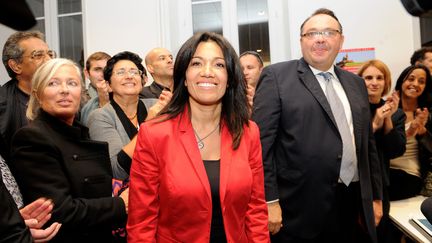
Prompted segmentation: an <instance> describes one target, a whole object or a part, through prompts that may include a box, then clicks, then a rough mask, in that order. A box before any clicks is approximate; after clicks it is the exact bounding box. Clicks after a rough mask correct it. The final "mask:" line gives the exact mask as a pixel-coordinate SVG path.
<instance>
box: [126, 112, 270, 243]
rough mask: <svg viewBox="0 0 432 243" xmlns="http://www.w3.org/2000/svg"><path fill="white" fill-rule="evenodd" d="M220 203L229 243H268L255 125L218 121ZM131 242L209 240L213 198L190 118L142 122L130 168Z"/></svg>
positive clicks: (262, 174) (185, 114)
mask: <svg viewBox="0 0 432 243" xmlns="http://www.w3.org/2000/svg"><path fill="white" fill-rule="evenodd" d="M220 156H221V157H220V182H219V183H220V191H219V195H220V204H221V208H222V215H223V221H224V225H225V233H226V236H227V239H228V242H236V243H243V242H244V243H246V242H269V233H268V229H267V221H268V219H267V206H266V203H265V200H264V185H263V184H264V173H263V168H262V157H261V146H260V142H259V132H258V127H257V126H256V124H255V123H254V122H250V123H249V126H244V133H243V135H242V139H241V143H240V145H239V147H238V148H237V149H236V150H233V149H232V137H231V135H230V133H229V131H228V128H227V127H226V126H225V125H223V124H221V155H220ZM130 178H131V186H130V194H129V196H130V200H129V218H128V228H127V230H128V242H129V243H134V242H160V243H161V242H167V243H168V242H209V237H210V227H211V217H212V197H211V190H210V184H209V180H208V177H207V173H206V170H205V167H204V163H203V161H202V159H201V155H200V151H199V149H198V146H197V143H196V139H195V134H194V131H193V128H192V124H191V122H190V118H189V115H188V114H187V113H183V114H182V115H179V116H177V117H176V118H173V119H170V120H167V121H164V122H157V121H155V120H153V121H150V122H146V123H144V124H143V125H142V126H141V128H140V131H139V133H138V141H137V145H136V149H135V153H134V156H133V162H132V168H131V173H130Z"/></svg>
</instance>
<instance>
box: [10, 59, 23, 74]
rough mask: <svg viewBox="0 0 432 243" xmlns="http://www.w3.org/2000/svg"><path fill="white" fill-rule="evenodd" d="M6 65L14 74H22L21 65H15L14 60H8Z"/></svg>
mask: <svg viewBox="0 0 432 243" xmlns="http://www.w3.org/2000/svg"><path fill="white" fill-rule="evenodd" d="M7 64H8V66H9V68H10V69H12V71H14V72H15V73H16V74H21V72H22V67H21V63H17V62H16V61H15V60H13V59H9V60H8V62H7Z"/></svg>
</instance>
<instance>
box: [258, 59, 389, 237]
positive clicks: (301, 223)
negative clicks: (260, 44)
mask: <svg viewBox="0 0 432 243" xmlns="http://www.w3.org/2000/svg"><path fill="white" fill-rule="evenodd" d="M335 73H336V75H337V76H338V79H339V80H340V81H341V83H342V86H343V88H344V90H345V93H346V95H347V97H348V100H349V103H350V106H351V112H352V117H353V126H354V136H355V145H356V153H357V159H358V171H359V178H360V188H361V198H362V204H363V211H364V214H365V218H366V223H367V229H368V231H369V233H370V234H371V236H372V237H373V238H374V239H375V238H376V233H375V226H374V215H373V208H372V200H373V199H381V197H382V187H381V175H380V167H379V166H380V165H379V162H378V158H377V155H376V148H375V143H374V139H373V135H372V130H371V125H370V112H369V101H368V96H367V90H366V87H365V84H364V81H363V80H362V79H361V78H360V77H358V76H356V75H354V74H352V73H349V72H347V71H344V70H342V69H340V68H337V67H335ZM253 120H254V121H255V122H257V124H258V126H259V127H260V132H261V143H262V149H263V163H264V173H265V190H266V199H267V201H271V200H275V199H279V200H280V201H279V203H280V205H281V208H282V217H283V228H282V229H283V230H287V231H288V232H289V234H291V235H293V236H296V237H299V238H306V239H307V238H312V237H315V236H316V235H318V234H319V233H321V231H322V229H323V227H324V224H325V223H326V214H327V213H328V212H329V210H330V208H331V207H332V200H333V198H334V195H335V189H336V186H337V184H338V178H339V171H340V165H341V158H342V139H341V137H340V135H339V132H338V129H337V126H336V122H335V120H334V117H333V115H332V113H331V108H330V105H329V103H328V102H327V99H326V97H325V94H324V92H323V90H322V88H321V87H320V85H319V83H318V81H317V80H316V78H315V76H314V74H313V72H312V70H311V69H310V68H309V66H308V64H307V63H306V62H305V60H304V59H300V60H294V61H289V62H283V63H278V64H274V65H270V66H268V67H266V68H265V69H264V70H263V72H262V74H261V78H260V80H259V84H258V88H257V91H256V95H255V98H254V111H253Z"/></svg>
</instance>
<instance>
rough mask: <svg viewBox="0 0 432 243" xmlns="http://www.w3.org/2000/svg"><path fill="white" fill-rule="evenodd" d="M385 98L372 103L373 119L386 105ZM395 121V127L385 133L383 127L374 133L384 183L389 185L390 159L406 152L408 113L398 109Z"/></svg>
mask: <svg viewBox="0 0 432 243" xmlns="http://www.w3.org/2000/svg"><path fill="white" fill-rule="evenodd" d="M384 103H385V102H384V100H381V101H380V102H379V103H378V104H372V103H371V104H370V111H371V120H372V121H373V117H374V116H375V113H376V110H377V109H378V108H379V107H381V106H383V105H384ZM391 119H392V122H393V129H392V130H391V131H390V132H389V133H387V134H384V131H383V129H382V128H381V129H378V130H377V131H375V133H374V137H375V142H376V148H377V152H378V157H379V159H380V162H381V175H382V177H383V185H385V186H389V185H390V179H389V173H390V172H389V169H390V159H394V158H397V157H399V156H402V155H403V154H404V153H405V148H406V146H405V145H406V136H405V119H406V115H405V113H404V112H403V111H402V110H401V109H398V110H397V111H396V112H395V113H394V114H393V115H392V117H391Z"/></svg>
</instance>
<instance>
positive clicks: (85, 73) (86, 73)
mask: <svg viewBox="0 0 432 243" xmlns="http://www.w3.org/2000/svg"><path fill="white" fill-rule="evenodd" d="M84 77H85V78H86V79H89V80H90V78H89V77H90V73H89V71H87V69H84Z"/></svg>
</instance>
